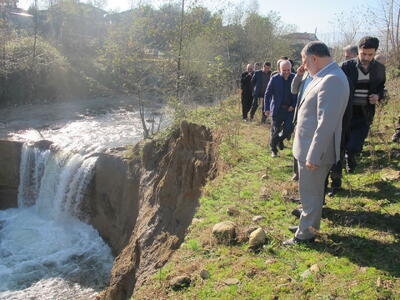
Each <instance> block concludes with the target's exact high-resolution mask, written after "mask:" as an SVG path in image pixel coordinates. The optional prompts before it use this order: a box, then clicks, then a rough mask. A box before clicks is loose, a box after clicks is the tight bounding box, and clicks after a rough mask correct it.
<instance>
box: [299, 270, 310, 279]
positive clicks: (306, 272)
mask: <svg viewBox="0 0 400 300" xmlns="http://www.w3.org/2000/svg"><path fill="white" fill-rule="evenodd" d="M311 275H312V272H311V271H310V269H307V270H305V271H304V272H303V273H302V274H301V275H300V276H301V278H303V279H306V278H308V277H310V276H311Z"/></svg>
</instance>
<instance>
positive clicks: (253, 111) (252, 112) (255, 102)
mask: <svg viewBox="0 0 400 300" xmlns="http://www.w3.org/2000/svg"><path fill="white" fill-rule="evenodd" d="M259 99H261V107H262V110H261V112H262V116H261V123H265V121H266V120H267V117H266V116H265V114H264V98H262V97H257V96H254V97H253V104H252V105H251V110H250V118H251V119H253V118H254V115H255V114H256V111H257V108H258V101H259Z"/></svg>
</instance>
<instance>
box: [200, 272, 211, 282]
mask: <svg viewBox="0 0 400 300" xmlns="http://www.w3.org/2000/svg"><path fill="white" fill-rule="evenodd" d="M200 277H201V278H202V279H204V280H205V279H208V278H210V272H208V271H207V270H201V272H200Z"/></svg>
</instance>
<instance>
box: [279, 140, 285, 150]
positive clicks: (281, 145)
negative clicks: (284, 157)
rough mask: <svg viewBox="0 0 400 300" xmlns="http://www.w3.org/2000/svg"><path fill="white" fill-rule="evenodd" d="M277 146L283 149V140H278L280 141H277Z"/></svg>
mask: <svg viewBox="0 0 400 300" xmlns="http://www.w3.org/2000/svg"><path fill="white" fill-rule="evenodd" d="M278 147H279V149H281V150H283V149H285V144H284V143H283V141H280V142H279V143H278Z"/></svg>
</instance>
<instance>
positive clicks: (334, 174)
mask: <svg viewBox="0 0 400 300" xmlns="http://www.w3.org/2000/svg"><path fill="white" fill-rule="evenodd" d="M343 162H344V149H341V150H340V160H339V161H338V162H337V163H336V164H334V165H333V166H332V168H331V169H330V171H329V176H330V178H331V187H332V188H340V187H341V186H342V169H343ZM327 181H328V179H327ZM327 184H328V182H327Z"/></svg>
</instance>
